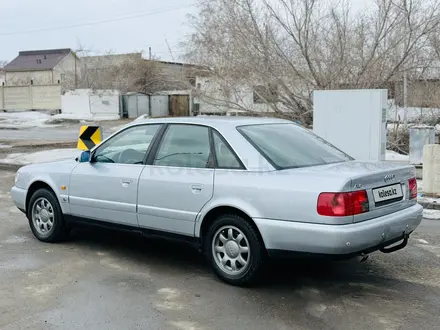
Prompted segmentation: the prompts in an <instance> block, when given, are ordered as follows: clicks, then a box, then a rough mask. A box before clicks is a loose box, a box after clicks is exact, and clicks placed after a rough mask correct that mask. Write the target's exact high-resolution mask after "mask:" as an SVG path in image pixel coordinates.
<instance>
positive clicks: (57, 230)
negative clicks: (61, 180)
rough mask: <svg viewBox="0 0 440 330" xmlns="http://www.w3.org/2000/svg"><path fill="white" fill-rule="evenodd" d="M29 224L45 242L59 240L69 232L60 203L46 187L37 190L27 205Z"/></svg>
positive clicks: (33, 231)
mask: <svg viewBox="0 0 440 330" xmlns="http://www.w3.org/2000/svg"><path fill="white" fill-rule="evenodd" d="M27 217H28V220H29V226H30V227H31V230H32V233H33V234H34V236H35V237H36V238H37V239H39V240H40V241H43V242H49V243H52V242H58V241H60V240H63V239H64V238H65V237H66V236H67V233H68V229H67V227H66V224H65V221H64V218H63V213H62V211H61V207H60V204H59V202H58V199H57V198H56V196H55V195H54V193H53V192H52V191H50V190H48V189H46V188H42V189H39V190H37V191H36V192H35V193H34V194H33V195H32V197H31V199H30V201H29V205H28V206H27Z"/></svg>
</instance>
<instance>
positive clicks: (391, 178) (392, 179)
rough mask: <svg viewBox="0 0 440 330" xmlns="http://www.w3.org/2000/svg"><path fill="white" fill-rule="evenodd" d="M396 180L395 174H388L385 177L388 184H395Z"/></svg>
mask: <svg viewBox="0 0 440 330" xmlns="http://www.w3.org/2000/svg"><path fill="white" fill-rule="evenodd" d="M395 179H396V175H395V174H388V175H385V177H384V181H385V182H386V183H388V182H393V181H394V180H395Z"/></svg>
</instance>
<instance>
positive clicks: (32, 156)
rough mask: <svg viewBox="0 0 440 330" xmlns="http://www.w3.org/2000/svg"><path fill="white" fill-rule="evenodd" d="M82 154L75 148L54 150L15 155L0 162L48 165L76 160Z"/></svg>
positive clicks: (10, 155)
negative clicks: (66, 160) (48, 163)
mask: <svg viewBox="0 0 440 330" xmlns="http://www.w3.org/2000/svg"><path fill="white" fill-rule="evenodd" d="M80 153H81V151H80V150H78V149H73V148H69V149H52V150H44V151H38V152H33V153H15V154H9V155H7V157H6V158H5V159H2V160H0V162H3V163H8V164H20V165H26V164H34V163H46V162H53V161H58V160H65V159H75V158H76V157H78V156H79V155H80Z"/></svg>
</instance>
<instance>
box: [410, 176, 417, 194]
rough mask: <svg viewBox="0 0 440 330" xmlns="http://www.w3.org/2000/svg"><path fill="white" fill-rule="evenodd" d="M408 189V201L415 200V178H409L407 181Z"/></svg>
mask: <svg viewBox="0 0 440 330" xmlns="http://www.w3.org/2000/svg"><path fill="white" fill-rule="evenodd" d="M408 188H409V199H414V198H417V180H416V178H411V179H409V180H408Z"/></svg>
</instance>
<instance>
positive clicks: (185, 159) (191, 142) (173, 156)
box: [154, 124, 211, 168]
mask: <svg viewBox="0 0 440 330" xmlns="http://www.w3.org/2000/svg"><path fill="white" fill-rule="evenodd" d="M210 153H211V147H210V143H209V128H208V127H204V126H195V125H175V124H173V125H170V126H169V127H168V129H167V131H166V132H165V135H164V137H163V140H162V142H161V144H160V147H159V150H158V151H157V154H156V157H155V159H154V165H160V166H176V167H192V168H205V167H207V166H208V164H209V161H210Z"/></svg>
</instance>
